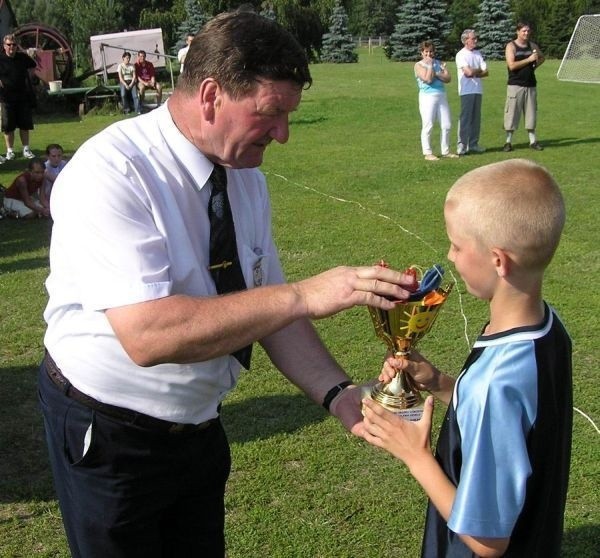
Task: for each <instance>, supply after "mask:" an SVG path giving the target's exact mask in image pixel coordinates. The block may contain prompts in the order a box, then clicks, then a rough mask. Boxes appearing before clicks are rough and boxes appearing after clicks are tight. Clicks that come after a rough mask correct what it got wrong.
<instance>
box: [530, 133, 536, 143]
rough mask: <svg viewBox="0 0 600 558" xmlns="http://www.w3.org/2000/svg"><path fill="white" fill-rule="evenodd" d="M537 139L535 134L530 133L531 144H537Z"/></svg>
mask: <svg viewBox="0 0 600 558" xmlns="http://www.w3.org/2000/svg"><path fill="white" fill-rule="evenodd" d="M536 141H537V139H536V138H535V132H529V143H530V144H531V143H535V142H536Z"/></svg>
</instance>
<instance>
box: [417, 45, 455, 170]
mask: <svg viewBox="0 0 600 558" xmlns="http://www.w3.org/2000/svg"><path fill="white" fill-rule="evenodd" d="M420 51H421V60H419V62H417V63H416V64H415V78H416V79H417V85H418V87H419V112H420V113H421V123H422V127H421V147H422V149H423V155H425V159H426V160H427V161H437V160H438V159H439V158H438V157H437V156H436V155H434V154H433V151H432V149H431V131H432V130H433V125H434V124H435V121H436V120H438V121H439V123H440V143H441V149H442V157H446V158H451V159H455V158H457V157H458V155H456V154H454V153H450V142H449V138H450V128H451V127H452V121H451V117H450V107H449V106H448V99H447V98H446V89H445V85H444V84H446V83H449V82H450V79H451V78H450V73H449V72H448V70H447V68H446V64H445V63H443V62H440V61H439V60H436V58H435V46H434V45H433V43H432V42H431V41H423V42H422V43H421V45H420Z"/></svg>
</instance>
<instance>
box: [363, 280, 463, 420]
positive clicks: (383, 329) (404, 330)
mask: <svg viewBox="0 0 600 558" xmlns="http://www.w3.org/2000/svg"><path fill="white" fill-rule="evenodd" d="M440 277H441V276H440ZM451 290H452V284H449V285H447V286H446V287H444V288H441V287H438V288H436V289H433V290H431V291H429V292H428V293H427V294H425V295H424V296H423V298H421V299H420V300H409V301H395V306H394V308H392V309H391V310H381V309H380V308H375V307H374V306H369V307H368V310H369V314H370V315H371V319H372V321H373V326H374V327H375V333H376V334H377V336H378V337H379V338H381V339H382V340H383V341H384V342H385V344H386V345H387V346H388V348H389V349H390V351H392V352H393V353H394V356H395V357H397V358H407V357H408V356H409V355H410V351H411V349H412V348H413V347H414V346H415V345H416V344H417V342H418V341H419V340H420V339H421V338H422V337H423V336H424V335H425V334H426V333H427V332H428V331H430V330H431V328H432V326H433V323H434V322H435V319H436V318H437V315H438V313H439V311H440V309H441V308H442V306H443V305H444V303H445V302H446V300H447V298H448V295H449V294H450V291H451ZM368 395H369V397H370V398H371V399H373V400H374V401H377V403H379V404H380V405H381V406H383V407H385V408H386V409H388V410H389V411H392V412H393V413H395V414H397V415H400V416H401V417H403V418H405V419H407V420H419V419H420V418H421V415H422V414H423V398H422V397H421V394H420V393H419V391H418V390H417V389H416V388H415V386H414V382H413V380H412V378H411V377H410V376H409V375H408V374H405V373H404V371H402V370H398V371H397V372H396V376H395V377H394V379H393V380H392V381H391V382H390V383H388V384H384V383H383V382H379V383H378V384H376V385H375V386H373V388H372V389H371V392H370V393H369V394H368Z"/></svg>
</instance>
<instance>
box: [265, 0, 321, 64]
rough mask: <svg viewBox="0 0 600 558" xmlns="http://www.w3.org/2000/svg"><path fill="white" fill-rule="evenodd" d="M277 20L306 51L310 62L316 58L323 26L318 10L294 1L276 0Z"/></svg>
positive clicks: (319, 48)
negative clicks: (277, 0) (280, 0)
mask: <svg viewBox="0 0 600 558" xmlns="http://www.w3.org/2000/svg"><path fill="white" fill-rule="evenodd" d="M276 5H277V21H279V23H280V24H281V25H282V26H283V27H285V28H286V29H287V30H288V31H289V32H290V33H291V34H292V35H294V37H296V39H297V40H298V42H299V43H300V45H301V46H302V47H303V48H304V50H305V51H306V56H307V57H308V59H309V60H310V61H311V62H316V61H317V60H318V58H319V57H318V53H319V52H320V50H321V40H322V38H323V32H324V30H325V29H324V27H323V24H322V23H321V19H320V17H319V14H318V12H317V11H316V10H315V9H314V8H313V7H310V6H302V5H299V4H296V3H294V2H289V1H283V2H281V3H279V2H277V4H276Z"/></svg>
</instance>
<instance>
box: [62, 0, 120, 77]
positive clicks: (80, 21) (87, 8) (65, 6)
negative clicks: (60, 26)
mask: <svg viewBox="0 0 600 558" xmlns="http://www.w3.org/2000/svg"><path fill="white" fill-rule="evenodd" d="M56 4H57V6H59V7H60V8H61V9H62V10H63V13H64V14H65V15H66V16H67V18H68V19H69V21H70V24H71V33H70V37H69V38H70V39H71V42H72V45H73V47H74V48H73V51H74V53H75V58H76V63H77V65H78V67H79V68H80V69H81V70H83V72H85V71H86V70H89V69H90V67H91V60H92V54H91V47H90V37H91V36H92V35H102V34H104V33H116V32H118V31H121V30H122V29H123V18H122V15H121V14H122V11H123V5H122V4H121V2H120V1H119V0H58V1H57V2H56Z"/></svg>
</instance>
